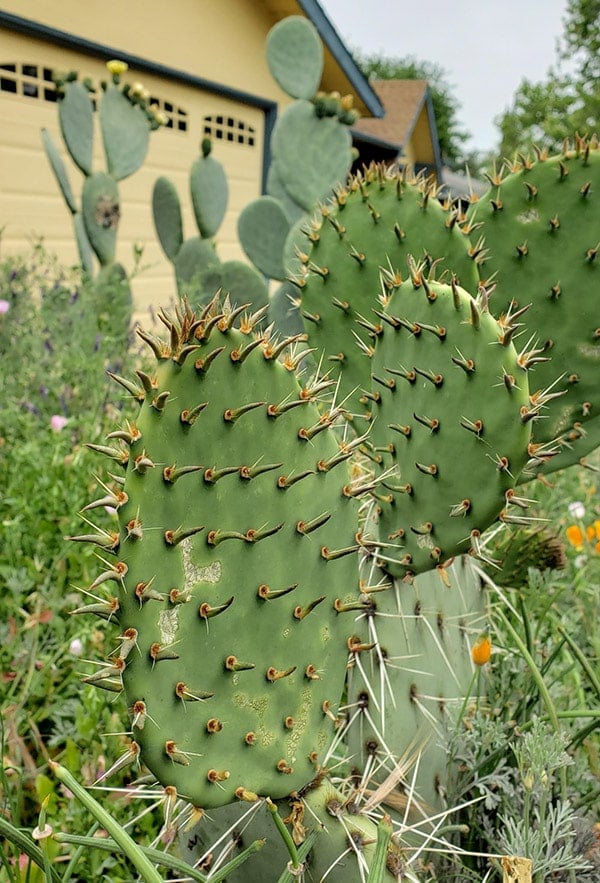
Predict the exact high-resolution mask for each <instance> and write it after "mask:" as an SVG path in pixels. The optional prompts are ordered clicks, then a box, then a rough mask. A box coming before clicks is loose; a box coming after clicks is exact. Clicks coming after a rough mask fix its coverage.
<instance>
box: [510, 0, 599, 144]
mask: <svg viewBox="0 0 600 883" xmlns="http://www.w3.org/2000/svg"><path fill="white" fill-rule="evenodd" d="M599 124H600V0H569V2H568V4H567V12H566V18H565V21H564V31H563V34H562V36H561V39H560V41H559V45H558V51H557V60H556V63H555V65H553V66H552V67H551V68H550V70H549V71H548V73H547V75H546V78H545V79H544V80H543V81H541V82H539V83H532V82H530V81H529V80H523V81H522V82H521V84H520V85H519V87H518V89H517V91H516V93H515V96H514V99H513V103H512V106H511V107H510V108H509V109H508V110H507V111H506V112H505V113H504V114H502V115H501V116H499V117H497V118H496V125H497V126H498V128H499V130H500V135H501V139H502V140H501V145H500V150H501V153H502V154H503V155H504V156H509V157H510V156H512V155H514V154H515V152H517V151H527V150H529V149H530V147H531V145H532V144H537V145H539V146H540V147H547V148H548V149H549V150H550V151H557V150H559V149H560V146H561V144H562V142H563V140H564V139H565V138H572V136H573V134H574V132H579V133H580V134H581V135H584V134H588V135H589V134H592V133H593V132H594V131H596V130H597V129H598V126H599Z"/></svg>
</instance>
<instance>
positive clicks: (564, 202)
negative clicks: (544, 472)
mask: <svg viewBox="0 0 600 883" xmlns="http://www.w3.org/2000/svg"><path fill="white" fill-rule="evenodd" d="M511 168H512V171H511V172H510V173H509V174H508V175H507V176H506V177H504V179H501V178H500V177H498V179H497V180H496V183H495V186H493V187H492V188H491V190H490V191H489V192H488V194H486V195H485V196H484V197H483V198H482V199H481V200H480V201H479V202H478V203H476V204H475V206H474V208H473V210H472V211H473V220H474V221H475V222H477V223H478V224H482V227H481V231H480V232H481V233H482V235H483V236H484V237H485V245H486V248H487V249H488V251H489V258H488V260H486V262H485V264H484V265H483V272H484V274H485V275H486V276H487V277H488V278H492V277H493V279H494V281H495V282H496V286H497V288H496V291H495V293H494V296H493V300H492V302H491V303H492V309H493V311H494V314H495V315H499V314H500V313H502V312H507V311H508V310H509V309H510V310H512V312H515V310H517V309H518V308H519V307H526V306H527V305H528V304H530V305H531V306H530V307H529V309H528V311H527V312H526V313H525V314H524V315H523V319H522V322H523V323H524V326H525V330H524V331H523V333H522V334H521V335H520V337H519V340H518V343H517V347H518V349H519V350H520V358H521V361H522V362H523V364H525V365H527V366H528V367H529V368H530V369H531V377H530V387H531V391H532V393H537V395H538V396H539V397H540V398H541V399H542V400H544V401H543V411H542V415H543V419H541V420H539V421H537V422H536V424H535V426H534V428H533V437H534V441H536V442H538V443H545V442H551V441H552V440H553V439H554V438H556V437H557V436H559V435H560V434H561V433H563V432H565V431H568V430H569V429H570V428H571V427H572V426H573V424H574V423H581V424H583V425H585V423H586V421H588V420H589V419H591V418H592V417H597V416H598V414H600V401H599V400H598V372H599V371H600V310H599V308H598V304H599V298H598V292H599V290H600V256H598V250H599V248H600V150H599V149H598V145H597V142H596V141H593V142H591V143H588V142H586V141H583V140H581V139H578V140H577V142H576V144H575V147H574V148H565V150H564V152H563V153H562V154H561V155H560V156H554V157H551V158H545V157H544V155H540V156H539V158H538V160H537V161H536V162H532V161H530V160H528V159H526V158H521V160H520V161H519V162H517V163H515V164H514V165H513V166H512V167H511ZM573 462H575V461H573ZM557 465H558V461H557ZM551 469H552V464H549V466H548V470H551Z"/></svg>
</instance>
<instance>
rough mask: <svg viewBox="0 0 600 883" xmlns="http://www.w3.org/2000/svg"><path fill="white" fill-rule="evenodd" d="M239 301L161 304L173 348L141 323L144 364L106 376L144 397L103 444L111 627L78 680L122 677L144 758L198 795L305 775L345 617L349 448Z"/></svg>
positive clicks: (204, 797)
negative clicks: (130, 375) (94, 662)
mask: <svg viewBox="0 0 600 883" xmlns="http://www.w3.org/2000/svg"><path fill="white" fill-rule="evenodd" d="M240 312H241V311H240V310H237V311H233V310H231V309H230V307H229V305H228V303H227V301H224V302H223V303H221V304H220V305H219V304H218V303H217V302H216V301H213V302H212V303H211V304H210V305H208V306H207V308H206V309H205V310H204V311H203V312H202V314H200V315H198V316H196V315H194V313H192V311H191V310H190V309H189V308H188V307H187V305H185V304H184V306H183V308H182V309H181V310H180V311H179V313H178V314H177V317H175V318H171V317H168V316H166V315H164V314H163V315H162V316H161V317H162V320H163V322H164V323H165V324H166V325H167V326H168V328H169V332H170V342H168V343H167V342H161V341H160V340H159V339H157V338H155V337H153V336H151V335H147V334H145V333H144V334H143V335H142V336H143V337H144V339H145V340H147V341H148V342H149V344H150V346H151V347H152V349H153V351H154V352H155V354H156V356H157V359H158V366H157V370H156V374H155V376H152V377H150V376H149V375H147V374H144V373H143V372H139V374H138V376H139V378H140V381H141V385H140V386H139V389H138V388H137V387H136V385H135V384H131V383H129V381H127V380H124V379H123V378H119V381H120V382H121V383H123V384H124V385H125V386H126V388H127V389H129V390H130V391H131V392H132V393H133V394H134V396H135V397H136V398H138V399H140V400H143V403H142V405H141V409H140V412H139V415H138V418H137V420H136V422H135V425H131V424H129V425H128V427H127V428H126V429H125V430H123V431H119V432H117V433H116V434H115V437H116V438H119V439H123V440H124V441H125V443H126V446H127V448H128V450H125V452H124V453H123V452H119V450H111V449H109V450H108V451H106V449H105V450H104V451H103V453H108V455H109V456H110V457H112V458H116V459H117V460H119V461H121V462H125V461H127V469H126V475H125V481H124V484H123V486H122V487H120V488H117V490H116V491H115V500H116V505H117V506H118V513H119V533H118V535H117V536H114V537H113V535H112V534H108V533H106V536H107V537H108V539H107V540H106V542H104V541H103V540H102V539H101V540H100V541H99V542H100V544H101V545H103V546H105V547H108V548H109V549H112V551H114V552H115V554H116V556H117V558H118V562H117V563H116V564H115V565H114V567H113V568H112V570H109V571H108V573H109V576H108V577H107V576H106V575H104V577H103V578H102V577H101V578H100V582H102V580H103V579H112V580H114V582H116V586H117V590H118V597H117V602H116V604H115V603H113V602H108V603H113V607H115V606H118V612H117V614H116V618H117V620H118V623H119V628H120V637H119V638H118V639H117V645H118V649H116V650H115V654H114V657H113V658H112V660H111V662H110V663H109V665H108V666H107V671H108V674H107V675H106V678H104V676H105V673H106V671H104V672H100V674H99V675H98V674H96V676H95V677H94V676H93V677H92V678H91V679H90V680H95V681H102V680H103V679H105V680H108V681H109V682H110V683H111V684H112V682H114V681H115V677H113V674H112V673H113V672H114V673H116V678H117V679H118V678H120V677H122V682H123V685H124V688H125V693H126V697H127V702H128V707H129V709H130V713H131V720H132V731H133V735H134V739H135V742H136V744H137V745H139V746H140V748H141V758H142V760H143V761H144V762H145V763H146V765H147V766H148V767H149V768H150V769H151V771H152V772H153V773H154V775H155V776H156V777H157V778H158V779H159V781H161V782H162V784H164V785H172V786H174V787H175V788H176V789H177V792H178V793H179V794H180V795H181V796H183V797H185V798H186V799H188V800H189V801H190V802H192V803H194V804H195V805H200V806H203V807H214V806H217V805H220V804H225V803H228V802H232V801H234V800H235V799H236V796H240V795H241V794H243V793H245V792H256V793H258V794H263V795H270V796H272V797H273V798H275V797H281V796H284V795H287V794H289V793H290V792H291V791H292V790H294V789H297V788H299V787H300V786H301V785H303V784H305V783H306V782H308V781H310V779H311V778H312V777H313V775H314V772H315V765H316V764H317V763H318V762H319V759H320V758H321V756H322V754H323V752H324V749H325V748H326V746H327V744H328V740H329V737H330V727H331V720H330V718H329V717H328V716H327V715H326V714H325V711H324V709H325V708H328V707H329V704H331V705H332V706H333V707H335V706H336V705H337V702H338V701H339V698H340V695H341V692H342V688H343V682H344V673H345V667H346V657H345V653H343V652H342V653H340V650H339V648H340V646H344V645H343V643H342V644H340V641H342V642H343V641H344V636H345V633H346V628H348V629H351V627H352V625H351V623H350V622H349V623H348V624H346V622H345V619H346V617H345V616H344V614H343V612H342V613H340V612H338V610H339V609H340V608H339V604H340V602H336V599H337V598H339V597H342V598H347V597H348V596H352V595H353V592H354V586H355V583H356V573H355V570H356V565H357V558H356V551H357V546H356V541H355V537H354V534H355V526H356V521H355V519H356V511H355V507H354V501H353V499H352V495H351V494H350V493H348V492H346V493H343V492H342V488H343V487H344V486H345V485H347V479H346V476H345V471H346V464H345V460H346V459H347V458H348V457H349V456H350V452H349V451H345V450H341V449H340V447H339V446H338V444H337V443H336V441H335V440H334V438H333V436H332V435H331V434H330V433H329V432H327V422H326V421H325V422H323V420H322V419H321V418H320V416H319V412H318V411H317V409H316V407H315V405H314V399H315V398H316V397H317V396H318V395H319V394H320V392H321V390H322V383H321V382H319V381H316V380H315V381H311V383H310V384H309V385H308V386H304V387H301V386H300V384H299V383H298V380H297V378H296V375H295V373H294V368H295V365H294V356H293V354H291V353H290V354H288V357H287V359H286V360H285V362H284V363H283V364H282V363H281V362H280V361H279V360H278V355H279V352H280V350H286V349H289V345H290V342H289V341H283V342H282V343H281V344H277V343H276V342H275V341H274V340H272V339H270V338H268V337H264V336H259V335H254V334H253V333H252V330H251V328H252V325H253V322H252V321H251V320H250V319H246V320H244V321H242V322H241V330H237V329H234V328H233V327H232V325H233V322H234V320H235V318H236V317H237V315H238V314H239V313H240ZM299 355H301V354H299ZM98 505H99V504H98ZM99 536H100V537H101V536H102V535H101V534H100V535H99ZM92 541H94V539H92ZM96 542H98V540H97V539H96ZM111 573H112V576H111V575H110V574H111ZM334 602H336V603H335V604H334ZM100 686H104V684H100ZM324 703H326V705H324Z"/></svg>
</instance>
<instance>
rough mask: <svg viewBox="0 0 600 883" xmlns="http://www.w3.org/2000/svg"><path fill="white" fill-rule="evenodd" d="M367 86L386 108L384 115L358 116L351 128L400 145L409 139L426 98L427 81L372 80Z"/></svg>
mask: <svg viewBox="0 0 600 883" xmlns="http://www.w3.org/2000/svg"><path fill="white" fill-rule="evenodd" d="M370 85H371V86H372V88H373V90H374V91H375V92H376V94H377V95H378V97H379V99H380V100H381V103H382V104H383V106H384V108H385V116H384V117H383V119H366V118H363V119H360V120H358V122H357V123H356V125H355V126H354V128H355V129H356V130H357V131H358V132H362V133H364V134H366V135H370V136H372V137H376V138H380V139H382V140H383V141H387V142H388V143H390V144H397V145H398V148H400V147H402V145H404V144H406V142H407V141H408V140H409V138H410V136H411V134H412V130H413V128H414V126H415V124H416V122H417V119H418V117H419V114H420V112H421V110H422V108H423V104H424V103H425V101H426V99H427V81H426V80H371V81H370Z"/></svg>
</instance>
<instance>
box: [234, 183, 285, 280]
mask: <svg viewBox="0 0 600 883" xmlns="http://www.w3.org/2000/svg"><path fill="white" fill-rule="evenodd" d="M289 229H290V224H289V221H288V219H287V215H286V214H285V212H284V210H283V208H282V206H281V204H280V203H279V201H278V200H277V199H275V198H274V197H273V196H260V197H259V198H258V199H255V200H254V201H253V202H250V203H248V205H247V206H245V207H244V208H243V209H242V212H241V213H240V216H239V218H238V236H239V237H240V242H241V244H242V248H243V249H244V251H245V252H246V254H247V255H248V257H249V258H250V260H251V261H252V263H253V264H254V265H255V266H256V267H258V269H259V270H260V271H261V273H264V274H265V276H269V277H270V278H271V279H280V280H281V279H285V275H286V269H285V267H284V265H283V262H282V255H283V250H284V246H285V241H286V239H287V235H288V233H289Z"/></svg>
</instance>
